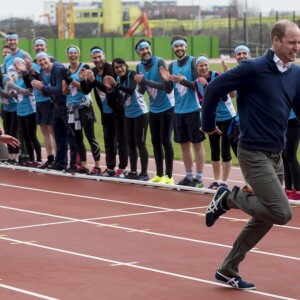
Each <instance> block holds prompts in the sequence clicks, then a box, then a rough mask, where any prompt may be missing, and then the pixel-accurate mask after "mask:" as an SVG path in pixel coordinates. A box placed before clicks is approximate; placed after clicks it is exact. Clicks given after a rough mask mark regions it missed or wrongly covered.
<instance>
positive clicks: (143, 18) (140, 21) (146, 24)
mask: <svg viewBox="0 0 300 300" xmlns="http://www.w3.org/2000/svg"><path fill="white" fill-rule="evenodd" d="M141 24H144V28H145V34H146V36H147V37H151V36H152V32H151V29H150V26H149V22H148V15H147V13H146V12H145V11H143V12H142V15H141V16H140V17H139V18H138V19H137V20H136V21H135V22H134V23H133V24H132V25H131V26H130V27H129V29H128V31H127V33H126V34H125V37H132V36H133V34H134V32H135V31H136V30H137V29H138V27H139V26H140V25H141Z"/></svg>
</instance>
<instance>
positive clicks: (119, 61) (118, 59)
mask: <svg viewBox="0 0 300 300" xmlns="http://www.w3.org/2000/svg"><path fill="white" fill-rule="evenodd" d="M115 64H123V65H125V66H126V71H128V69H129V67H128V65H127V63H126V61H125V60H124V59H123V58H120V57H117V58H114V60H113V61H112V62H111V66H112V71H113V74H114V78H116V76H117V75H116V73H115Z"/></svg>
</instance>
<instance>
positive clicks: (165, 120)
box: [149, 108, 174, 178]
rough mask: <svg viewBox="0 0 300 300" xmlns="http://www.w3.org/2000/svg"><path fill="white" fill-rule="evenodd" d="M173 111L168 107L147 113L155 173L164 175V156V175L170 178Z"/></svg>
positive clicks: (171, 169) (171, 170) (171, 171)
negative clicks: (159, 111) (158, 111)
mask: <svg viewBox="0 0 300 300" xmlns="http://www.w3.org/2000/svg"><path fill="white" fill-rule="evenodd" d="M173 112H174V109H173V108H170V109H168V110H166V111H164V112H161V113H152V112H150V113H149V126H150V132H151V141H152V145H153V152H154V158H155V164H156V174H157V175H158V176H160V177H161V176H163V175H164V167H163V161H164V158H165V162H166V175H168V176H169V177H170V178H171V177H172V173H173V160H174V151H173V145H172V129H173Z"/></svg>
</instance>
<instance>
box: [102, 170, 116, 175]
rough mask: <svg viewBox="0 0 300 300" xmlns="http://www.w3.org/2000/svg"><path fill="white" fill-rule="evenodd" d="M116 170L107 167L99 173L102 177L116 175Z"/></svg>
mask: <svg viewBox="0 0 300 300" xmlns="http://www.w3.org/2000/svg"><path fill="white" fill-rule="evenodd" d="M115 173H116V172H115V171H114V170H108V169H105V170H104V171H103V172H101V173H100V174H99V176H102V177H113V176H114V175H115Z"/></svg>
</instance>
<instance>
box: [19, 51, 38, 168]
mask: <svg viewBox="0 0 300 300" xmlns="http://www.w3.org/2000/svg"><path fill="white" fill-rule="evenodd" d="M24 65H25V60H24V59H23V58H20V57H16V58H15V59H14V67H15V70H16V71H17V75H16V85H17V86H19V87H20V88H21V89H23V90H24V92H22V91H19V90H17V94H16V97H17V99H18V100H17V116H18V122H19V126H20V129H21V132H22V137H23V139H24V142H25V146H26V150H27V153H28V161H27V162H25V164H23V166H26V167H37V166H39V165H41V164H42V150H41V145H40V142H39V140H38V138H37V131H36V130H37V124H36V116H35V110H36V106H35V97H34V94H33V91H32V89H31V90H28V89H27V87H26V84H25V82H24V79H23V77H22V70H23V68H22V67H21V66H24ZM34 152H35V155H34Z"/></svg>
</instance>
